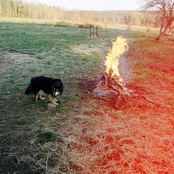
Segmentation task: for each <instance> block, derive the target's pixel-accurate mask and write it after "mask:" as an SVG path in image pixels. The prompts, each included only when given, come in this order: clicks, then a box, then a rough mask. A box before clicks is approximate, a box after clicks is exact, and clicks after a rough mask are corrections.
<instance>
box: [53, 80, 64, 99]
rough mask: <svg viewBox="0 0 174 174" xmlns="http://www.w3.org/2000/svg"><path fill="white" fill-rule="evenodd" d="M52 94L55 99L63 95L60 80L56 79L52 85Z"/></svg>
mask: <svg viewBox="0 0 174 174" xmlns="http://www.w3.org/2000/svg"><path fill="white" fill-rule="evenodd" d="M51 90H52V94H53V96H54V97H56V96H58V95H61V94H62V93H63V83H62V81H61V80H59V79H54V80H53V81H52V85H51Z"/></svg>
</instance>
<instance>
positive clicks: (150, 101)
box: [141, 96, 159, 106]
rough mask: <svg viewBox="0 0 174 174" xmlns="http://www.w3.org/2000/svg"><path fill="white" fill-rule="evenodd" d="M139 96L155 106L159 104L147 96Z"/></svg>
mask: <svg viewBox="0 0 174 174" xmlns="http://www.w3.org/2000/svg"><path fill="white" fill-rule="evenodd" d="M141 97H142V98H143V99H144V100H146V101H148V102H149V103H152V104H154V105H156V106H159V104H157V103H155V102H154V101H152V100H150V99H148V98H147V97H145V96H141Z"/></svg>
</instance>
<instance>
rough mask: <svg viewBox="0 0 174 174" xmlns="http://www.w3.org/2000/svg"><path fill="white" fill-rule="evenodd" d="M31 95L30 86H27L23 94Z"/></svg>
mask: <svg viewBox="0 0 174 174" xmlns="http://www.w3.org/2000/svg"><path fill="white" fill-rule="evenodd" d="M31 93H32V91H31V84H29V86H28V88H27V89H26V91H25V94H26V95H29V94H31Z"/></svg>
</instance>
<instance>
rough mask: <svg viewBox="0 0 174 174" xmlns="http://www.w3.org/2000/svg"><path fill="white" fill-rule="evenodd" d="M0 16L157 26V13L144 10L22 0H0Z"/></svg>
mask: <svg viewBox="0 0 174 174" xmlns="http://www.w3.org/2000/svg"><path fill="white" fill-rule="evenodd" d="M0 17H17V18H35V19H54V20H69V21H75V22H86V23H88V22H90V23H91V22H101V23H104V24H117V23H121V24H129V25H143V26H154V27H156V26H158V23H157V21H158V14H157V13H156V12H152V11H151V12H149V11H148V12H145V11H86V10H66V9H63V8H60V7H56V6H48V5H44V4H41V3H33V2H32V3H29V2H27V1H24V0H0Z"/></svg>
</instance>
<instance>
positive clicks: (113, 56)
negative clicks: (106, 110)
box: [94, 36, 129, 99]
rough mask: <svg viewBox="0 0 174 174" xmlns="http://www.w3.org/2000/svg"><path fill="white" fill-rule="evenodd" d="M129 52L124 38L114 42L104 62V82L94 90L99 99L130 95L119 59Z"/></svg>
mask: <svg viewBox="0 0 174 174" xmlns="http://www.w3.org/2000/svg"><path fill="white" fill-rule="evenodd" d="M127 50H128V43H127V40H126V39H125V38H123V37H122V36H118V37H117V38H116V40H115V41H114V42H112V47H111V48H110V49H109V50H108V53H107V56H106V60H105V62H104V65H105V71H104V74H103V77H102V80H101V81H100V82H99V83H98V85H97V87H96V88H95V89H94V94H95V95H97V96H98V97H102V98H104V99H109V98H110V99H111V98H115V96H118V95H125V94H129V93H128V89H127V88H126V87H125V83H124V79H123V77H122V76H121V74H120V71H119V59H120V57H121V56H122V55H123V53H124V52H126V51H127Z"/></svg>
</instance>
